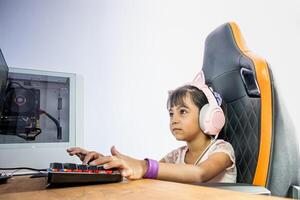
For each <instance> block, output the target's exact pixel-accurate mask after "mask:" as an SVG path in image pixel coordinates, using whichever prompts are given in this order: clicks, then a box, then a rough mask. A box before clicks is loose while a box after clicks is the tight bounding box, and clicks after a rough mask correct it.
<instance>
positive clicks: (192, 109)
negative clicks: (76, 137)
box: [67, 72, 237, 183]
mask: <svg viewBox="0 0 300 200" xmlns="http://www.w3.org/2000/svg"><path fill="white" fill-rule="evenodd" d="M167 106H168V110H169V115H170V130H171V132H172V134H173V135H174V137H175V138H176V139H177V140H180V141H185V142H186V145H185V146H182V147H180V148H178V149H175V150H173V151H172V152H170V153H169V154H167V155H166V156H165V157H164V158H162V159H161V160H160V161H159V162H158V161H155V160H152V159H148V158H146V159H144V160H137V159H134V158H132V157H129V156H126V155H123V154H121V153H120V152H118V151H117V150H116V148H115V147H112V148H111V154H112V155H111V156H104V155H102V154H100V153H97V152H94V151H86V150H84V149H82V148H79V147H74V148H69V149H67V151H68V153H69V154H70V155H77V156H78V157H79V158H80V159H81V160H82V161H83V164H90V165H102V164H104V168H106V169H109V168H118V169H119V170H120V171H121V174H122V176H123V177H126V178H129V179H141V178H156V179H161V180H167V181H176V182H185V183H193V182H236V173H237V172H236V167H235V156H234V150H233V148H232V146H231V145H230V144H229V143H228V142H225V141H224V140H220V139H217V136H218V134H219V132H220V130H221V129H222V127H223V125H224V123H225V117H224V114H223V111H222V109H221V108H220V107H219V105H218V101H217V99H216V98H215V96H214V92H212V91H211V90H210V89H209V88H208V87H207V86H206V85H205V81H204V75H203V73H202V72H201V73H199V74H198V75H197V76H196V78H195V79H194V81H193V82H192V83H189V84H187V85H185V86H182V87H179V88H177V89H176V90H174V91H172V92H170V95H169V99H168V104H167Z"/></svg>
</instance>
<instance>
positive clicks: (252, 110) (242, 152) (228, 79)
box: [202, 22, 300, 198]
mask: <svg viewBox="0 0 300 200" xmlns="http://www.w3.org/2000/svg"><path fill="white" fill-rule="evenodd" d="M283 67H288V66H283ZM202 70H203V72H204V74H205V78H206V84H207V85H209V86H211V87H212V88H213V89H214V90H215V91H217V92H218V93H220V94H221V96H222V98H223V108H224V113H225V115H226V124H225V126H224V128H223V130H222V133H221V134H220V137H222V138H223V139H225V140H227V141H229V142H230V143H231V144H232V146H233V148H234V150H235V155H236V165H237V172H238V175H237V183H242V184H249V185H250V184H251V185H256V186H261V187H264V188H267V189H268V190H269V191H271V194H272V195H276V196H284V197H287V196H292V195H294V197H295V196H296V197H297V195H298V198H299V187H298V186H299V184H300V172H299V169H300V152H299V141H298V137H297V135H296V134H299V133H296V132H295V129H294V125H293V123H292V121H291V120H290V119H289V116H288V113H287V112H286V109H285V107H284V105H283V103H282V101H281V98H280V97H281V96H280V94H279V93H278V90H277V88H276V82H275V81H274V77H273V75H272V71H271V68H270V65H269V64H268V63H267V62H266V61H265V60H264V59H263V58H261V57H259V56H257V55H255V54H254V53H253V52H251V51H250V50H249V49H248V48H247V46H246V44H245V41H244V39H243V36H242V34H241V32H240V30H239V27H238V26H237V25H236V24H235V23H234V22H230V23H226V24H223V25H221V26H220V27H218V28H217V29H215V30H214V31H213V32H211V33H210V34H209V35H208V36H207V38H206V41H205V50H204V61H203V67H202ZM237 185H240V184H237ZM246 186H247V185H246ZM245 188H246V189H245ZM245 188H243V189H242V190H247V187H245ZM250 190H251V189H250ZM258 193H259V192H258Z"/></svg>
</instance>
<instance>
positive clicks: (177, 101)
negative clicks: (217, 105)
mask: <svg viewBox="0 0 300 200" xmlns="http://www.w3.org/2000/svg"><path fill="white" fill-rule="evenodd" d="M187 94H190V95H191V99H192V101H193V102H194V104H195V105H196V106H197V107H198V108H199V111H200V110H201V108H202V107H203V106H204V105H205V104H207V103H208V100H207V98H206V96H205V94H204V93H203V91H202V90H199V89H198V88H196V87H195V86H192V85H185V86H182V87H180V88H177V89H176V90H174V91H171V94H170V95H169V98H168V101H167V108H168V109H170V108H171V107H173V106H178V105H179V106H184V105H185V104H184V98H185V97H186V96H187Z"/></svg>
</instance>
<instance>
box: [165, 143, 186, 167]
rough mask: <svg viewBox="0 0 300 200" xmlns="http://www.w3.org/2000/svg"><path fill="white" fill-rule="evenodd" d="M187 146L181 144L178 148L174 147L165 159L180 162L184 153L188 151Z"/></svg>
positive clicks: (167, 161) (170, 161)
mask: <svg viewBox="0 0 300 200" xmlns="http://www.w3.org/2000/svg"><path fill="white" fill-rule="evenodd" d="M187 148H188V147H187V146H186V145H185V146H181V147H179V148H177V149H174V150H173V151H171V152H170V153H168V154H167V155H166V156H165V157H164V158H163V160H164V161H165V162H166V163H178V162H180V159H181V157H182V155H183V154H185V152H186V151H187Z"/></svg>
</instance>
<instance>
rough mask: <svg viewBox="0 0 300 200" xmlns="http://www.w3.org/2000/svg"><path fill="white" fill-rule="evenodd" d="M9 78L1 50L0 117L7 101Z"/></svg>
mask: <svg viewBox="0 0 300 200" xmlns="http://www.w3.org/2000/svg"><path fill="white" fill-rule="evenodd" d="M7 76H8V67H7V64H6V62H5V59H4V56H3V54H2V51H1V49H0V115H1V114H2V110H3V105H4V101H5V90H6V83H7Z"/></svg>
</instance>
